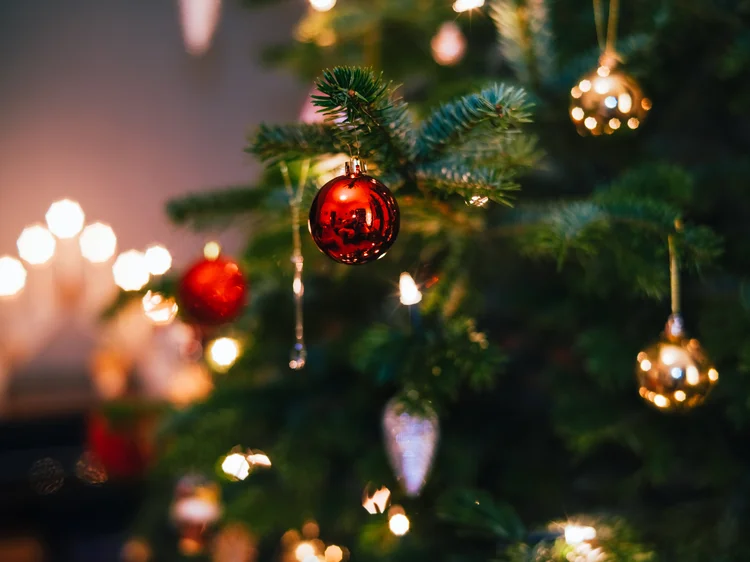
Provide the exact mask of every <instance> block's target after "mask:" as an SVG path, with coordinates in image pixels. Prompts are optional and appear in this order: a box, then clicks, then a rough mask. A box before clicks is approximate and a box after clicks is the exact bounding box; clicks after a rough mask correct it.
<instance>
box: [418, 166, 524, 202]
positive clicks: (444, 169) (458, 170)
mask: <svg viewBox="0 0 750 562" xmlns="http://www.w3.org/2000/svg"><path fill="white" fill-rule="evenodd" d="M417 179H418V180H419V181H420V182H421V183H423V184H425V185H426V186H428V187H430V188H432V189H437V190H439V191H444V192H446V193H457V194H459V195H461V196H462V197H463V198H464V199H467V200H468V199H470V198H471V197H474V196H476V197H488V198H489V199H491V200H492V201H495V202H497V203H502V204H504V205H508V206H512V205H511V202H510V199H511V198H510V196H509V192H511V191H517V190H518V189H519V187H518V184H517V183H515V182H514V181H513V180H512V179H511V178H510V176H509V175H508V174H507V173H503V172H501V171H500V170H497V169H494V168H481V167H467V166H461V165H457V164H456V163H455V162H447V163H441V162H436V163H434V164H426V165H424V166H420V167H419V168H417Z"/></svg>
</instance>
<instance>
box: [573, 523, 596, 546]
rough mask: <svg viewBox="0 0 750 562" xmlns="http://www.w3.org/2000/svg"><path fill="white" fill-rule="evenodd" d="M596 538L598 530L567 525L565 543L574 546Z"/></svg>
mask: <svg viewBox="0 0 750 562" xmlns="http://www.w3.org/2000/svg"><path fill="white" fill-rule="evenodd" d="M595 538H596V529H594V528H593V527H587V526H583V525H566V526H565V542H566V543H568V544H569V545H571V546H573V545H576V544H580V543H582V542H586V541H591V540H594V539H595Z"/></svg>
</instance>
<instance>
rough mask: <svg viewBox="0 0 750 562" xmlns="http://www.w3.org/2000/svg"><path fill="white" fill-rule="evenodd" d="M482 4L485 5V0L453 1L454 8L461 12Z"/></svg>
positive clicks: (479, 6)
mask: <svg viewBox="0 0 750 562" xmlns="http://www.w3.org/2000/svg"><path fill="white" fill-rule="evenodd" d="M482 6H484V0H456V1H455V2H453V9H454V10H455V11H456V12H458V13H459V14H460V13H461V12H468V11H469V10H474V9H475V8H481V7H482Z"/></svg>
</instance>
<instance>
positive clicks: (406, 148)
mask: <svg viewBox="0 0 750 562" xmlns="http://www.w3.org/2000/svg"><path fill="white" fill-rule="evenodd" d="M317 88H318V90H319V91H320V92H321V95H315V96H313V103H314V104H315V105H316V106H318V107H320V108H321V109H322V110H323V113H325V114H326V115H328V116H340V115H342V114H343V115H344V116H345V117H346V125H344V126H342V127H340V128H339V129H338V130H337V132H338V135H339V137H340V138H341V139H342V140H343V141H344V142H348V143H350V144H352V145H355V144H357V143H359V145H360V150H361V152H362V153H365V154H369V155H371V157H372V158H373V160H375V161H378V162H381V163H383V164H384V167H385V168H388V167H390V168H396V169H399V170H401V171H402V172H404V173H408V166H409V162H410V160H411V159H412V158H413V154H414V137H413V132H412V131H413V126H412V121H411V117H410V115H409V113H408V110H407V105H406V104H405V103H404V102H403V101H401V100H396V99H394V96H393V89H392V86H391V83H390V82H386V81H385V80H384V79H383V77H382V75H378V76H376V75H375V73H374V72H373V71H372V70H371V69H369V68H358V67H350V66H343V67H335V68H333V69H330V70H326V71H325V72H324V73H323V77H322V78H320V79H319V80H318V82H317Z"/></svg>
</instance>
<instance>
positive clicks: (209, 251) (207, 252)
mask: <svg viewBox="0 0 750 562" xmlns="http://www.w3.org/2000/svg"><path fill="white" fill-rule="evenodd" d="M220 253H221V245H219V243H218V242H215V241H211V242H206V245H205V246H203V257H204V258H206V259H207V260H215V259H216V258H218V257H219V254H220Z"/></svg>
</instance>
